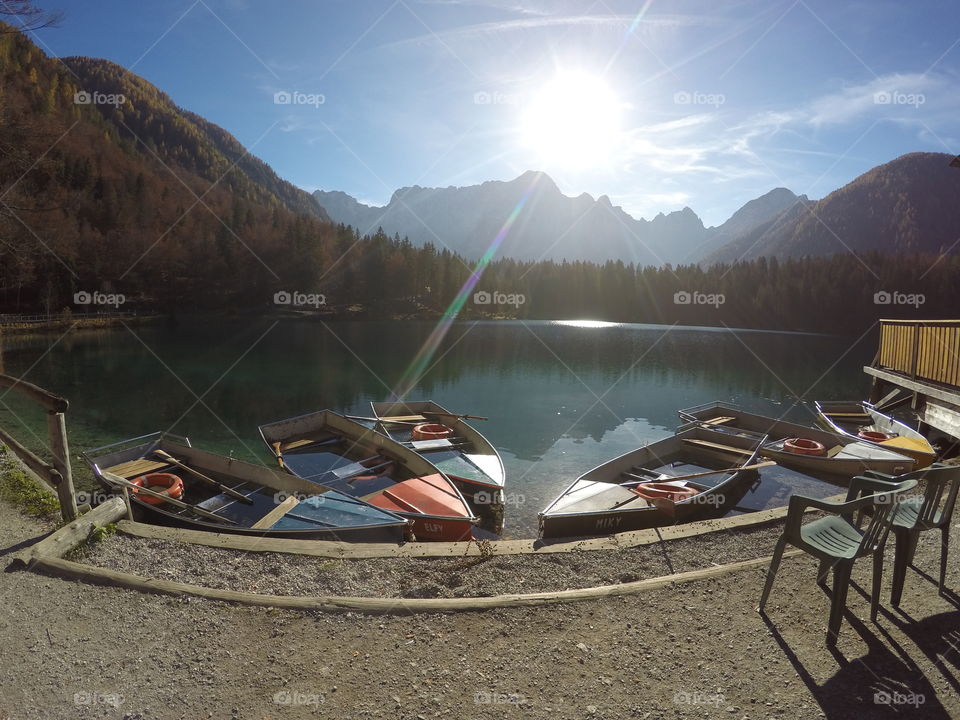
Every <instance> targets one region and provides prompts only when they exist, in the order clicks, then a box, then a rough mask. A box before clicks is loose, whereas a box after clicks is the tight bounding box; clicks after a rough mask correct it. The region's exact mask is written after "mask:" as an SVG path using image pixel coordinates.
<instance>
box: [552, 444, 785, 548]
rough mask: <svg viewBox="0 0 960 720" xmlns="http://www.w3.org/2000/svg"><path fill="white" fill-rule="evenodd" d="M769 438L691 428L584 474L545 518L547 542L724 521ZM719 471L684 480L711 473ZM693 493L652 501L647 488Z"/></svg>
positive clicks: (752, 477) (746, 486)
mask: <svg viewBox="0 0 960 720" xmlns="http://www.w3.org/2000/svg"><path fill="white" fill-rule="evenodd" d="M765 440H766V437H765V436H763V435H754V434H748V433H741V434H739V435H733V434H730V433H723V432H720V431H717V430H712V429H709V428H706V427H703V426H693V427H691V428H689V429H686V430H682V431H679V432H677V434H676V435H673V436H672V437H668V438H665V439H664V440H659V441H657V442H654V443H651V444H649V445H646V446H644V447H642V448H639V449H637V450H633V451H631V452H628V453H626V454H625V455H621V456H620V457H618V458H614V459H613V460H610V461H609V462H606V463H604V464H603V465H600V466H599V467H596V468H594V469H593V470H591V471H590V472H588V473H586V474H584V475H581V476H580V477H579V478H577V479H576V481H574V483H573V484H572V485H570V487H568V488H567V489H566V490H564V491H563V492H562V493H561V494H560V496H559V497H558V498H557V499H556V500H554V501H553V502H552V503H550V504H549V505H548V506H547V507H546V508H545V509H544V510H543V512H541V513H540V536H541V537H543V538H561V537H589V536H595V535H608V534H610V533H616V532H624V531H627V530H641V529H646V528H654V527H660V526H663V525H672V524H676V523H685V522H692V521H694V520H702V519H706V518H709V517H719V516H720V515H724V514H726V513H727V512H728V511H729V510H730V509H732V508H733V507H735V506H736V504H737V502H739V500H740V498H742V497H743V495H744V494H746V492H747V490H748V489H749V488H750V485H751V484H752V483H753V482H754V480H755V479H756V477H757V475H756V470H750V469H745V468H748V467H750V466H752V465H753V464H754V461H755V460H756V458H757V453H758V451H759V449H760V446H761V445H762V444H763V443H764V441H765ZM721 469H722V470H724V471H723V472H717V473H714V474H710V475H706V476H703V477H697V478H696V480H693V479H690V480H684V479H682V478H683V476H685V475H691V474H699V473H702V472H706V471H710V470H721ZM651 482H656V483H657V485H667V486H671V485H672V486H675V487H677V488H678V489H684V488H685V489H687V490H683V494H685V495H686V494H689V496H688V497H686V498H685V499H680V500H670V499H667V501H666V502H663V501H658V500H651V499H648V497H649V496H648V494H647V493H645V492H644V491H643V486H644V485H645V484H648V483H651Z"/></svg>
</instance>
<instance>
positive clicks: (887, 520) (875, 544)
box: [857, 478, 917, 557]
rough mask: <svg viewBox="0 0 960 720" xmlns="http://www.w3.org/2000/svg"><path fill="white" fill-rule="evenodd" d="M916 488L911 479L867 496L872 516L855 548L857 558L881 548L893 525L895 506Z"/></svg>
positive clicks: (914, 481)
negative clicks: (906, 493)
mask: <svg viewBox="0 0 960 720" xmlns="http://www.w3.org/2000/svg"><path fill="white" fill-rule="evenodd" d="M916 486H917V481H916V480H914V479H912V478H911V479H909V480H902V481H901V482H898V483H895V484H891V485H890V489H889V490H884V491H883V492H879V493H875V494H873V495H868V496H867V498H869V499H870V500H871V502H870V505H871V506H872V507H873V514H872V515H871V516H870V523H869V524H868V525H867V527H866V528H865V529H864V530H863V537H862V538H861V539H860V547H858V548H857V556H858V557H859V556H861V555H869V554H871V553H873V552H875V551H876V550H877V549H878V548H880V547H882V546H883V544H884V543H885V542H886V541H887V535H888V534H889V532H890V526H891V525H892V524H893V511H894V510H895V509H896V507H897V504H898V503H900V502H902V501H903V494H904V493H905V492H907V491H908V490H913V488H915V487H916ZM867 498H864V499H867Z"/></svg>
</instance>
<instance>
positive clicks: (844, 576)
mask: <svg viewBox="0 0 960 720" xmlns="http://www.w3.org/2000/svg"><path fill="white" fill-rule="evenodd" d="M852 569H853V563H852V562H840V563H837V566H836V567H835V568H834V569H833V594H832V597H831V600H830V622H829V624H828V625H827V644H828V645H836V644H837V638H838V637H839V636H840V624H841V623H842V622H843V611H844V609H845V608H846V607H847V589H848V588H849V587H850V571H851V570H852Z"/></svg>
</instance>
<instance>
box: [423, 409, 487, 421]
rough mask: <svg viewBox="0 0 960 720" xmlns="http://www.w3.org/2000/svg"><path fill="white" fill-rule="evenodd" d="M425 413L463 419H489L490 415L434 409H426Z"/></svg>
mask: <svg viewBox="0 0 960 720" xmlns="http://www.w3.org/2000/svg"><path fill="white" fill-rule="evenodd" d="M423 414H424V415H437V416H439V417H452V418H460V419H461V420H489V419H490V418H488V417H481V416H479V415H461V414H458V413H443V412H433V411H432V410H427V411H424V413H423Z"/></svg>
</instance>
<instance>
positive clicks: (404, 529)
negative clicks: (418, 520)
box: [83, 433, 409, 543]
mask: <svg viewBox="0 0 960 720" xmlns="http://www.w3.org/2000/svg"><path fill="white" fill-rule="evenodd" d="M133 443H136V444H133ZM117 448H122V449H117ZM157 449H160V450H163V451H165V452H168V453H170V454H171V455H173V456H175V457H177V458H179V459H180V460H182V461H184V462H186V463H187V465H188V466H190V467H192V468H194V469H196V470H199V471H201V472H203V473H205V474H208V475H210V476H213V477H214V478H215V479H217V480H219V481H221V482H223V483H224V484H226V485H227V486H229V487H232V488H234V489H238V490H239V489H246V491H250V490H251V489H253V488H255V487H258V486H259V488H260V490H259V491H257V492H254V493H251V494H250V495H249V496H248V498H249V499H250V500H251V501H252V502H251V504H250V505H249V506H248V505H245V504H240V503H238V502H234V501H233V499H232V498H227V497H226V496H220V495H219V493H218V492H217V491H216V490H213V489H208V488H207V486H206V485H205V484H204V483H202V482H200V481H198V480H195V479H192V478H191V475H190V473H188V472H186V471H181V470H179V469H176V468H174V469H173V470H174V472H176V473H177V474H178V475H179V476H180V477H182V478H183V479H184V481H185V483H186V487H187V490H186V492H185V495H184V499H185V500H186V501H191V500H198V499H200V498H197V497H194V498H191V497H190V496H191V495H194V494H195V493H197V492H200V493H202V494H203V496H204V497H205V498H206V499H205V502H203V503H201V504H200V505H199V506H200V507H201V508H203V509H207V510H209V511H214V512H215V514H218V515H221V516H223V517H227V518H229V519H232V520H234V521H235V522H238V523H243V522H244V520H245V519H247V520H249V519H250V517H260V516H262V515H264V514H265V513H266V512H268V511H270V510H273V509H274V508H276V507H277V505H278V504H279V503H280V502H282V501H283V500H284V499H286V498H288V497H290V496H296V497H297V498H301V499H302V500H301V503H300V505H298V507H299V511H298V510H297V508H294V512H295V513H296V514H299V515H302V516H306V515H307V514H308V513H310V515H309V516H310V517H313V518H314V519H315V520H317V521H320V522H323V523H325V524H327V525H328V526H327V527H323V525H320V524H314V523H309V522H304V521H297V520H295V519H293V518H292V517H286V516H281V517H279V518H277V520H276V522H274V524H273V525H272V526H271V527H269V528H252V527H247V526H244V525H242V524H236V525H234V524H228V523H221V522H216V521H213V520H207V519H204V518H202V517H199V516H196V515H184V514H180V513H178V512H177V508H175V507H173V506H171V505H169V504H159V505H154V504H151V503H147V502H144V501H143V500H141V499H140V498H138V497H136V496H131V498H130V501H131V506H132V507H133V508H134V510H135V512H136V514H137V516H138V517H139V518H141V519H143V520H145V521H147V522H151V523H154V524H161V525H170V526H174V527H186V528H191V529H194V530H208V531H213V532H218V533H230V534H235V535H253V536H256V537H277V538H291V539H308V540H330V541H343V542H390V543H401V542H403V541H404V540H405V539H406V537H407V535H408V533H409V529H408V528H409V521H408V520H407V519H406V518H403V517H400V516H399V515H398V514H392V515H391V514H390V513H389V512H387V511H384V510H382V509H380V508H376V507H373V506H371V505H369V504H367V503H364V502H362V501H357V500H355V499H352V498H349V497H346V496H344V495H343V494H341V493H337V492H331V491H329V490H327V489H326V488H320V487H318V486H317V485H316V484H314V483H310V482H307V481H304V480H302V479H300V478H296V477H294V476H292V475H288V474H287V473H281V472H278V471H275V470H271V469H270V468H265V467H261V466H257V465H252V464H250V463H246V462H242V461H239V460H235V459H233V458H228V457H224V456H222V455H217V454H216V453H211V452H207V451H204V450H200V449H198V448H194V447H193V446H191V445H190V441H189V440H187V439H186V438H176V439H174V437H173V436H167V435H163V434H161V433H154V434H152V435H148V436H144V437H143V438H134V439H132V440H128V441H123V442H121V443H116V444H115V445H113V446H108V447H107V448H99V449H98V450H96V451H87V452H84V453H83V456H84V458H85V459H86V460H87V462H88V463H89V464H90V466H91V469H92V470H93V471H94V476H95V477H96V479H97V481H98V482H99V484H100V485H101V487H102V488H103V489H104V490H105V491H106V492H108V493H113V492H115V488H114V487H113V486H112V485H111V484H110V483H109V482H107V480H106V479H105V478H104V477H103V475H102V473H103V472H104V471H108V470H109V469H110V468H111V467H113V466H116V465H118V464H120V463H130V462H135V461H142V459H143V458H146V457H148V456H150V454H151V453H152V452H153V451H154V450H157ZM244 494H246V493H244ZM218 497H219V498H221V500H220V501H219V502H218ZM210 503H217V504H216V506H215V507H214V506H211V505H210ZM365 515H369V516H370V520H371V521H370V522H364V521H363V520H362V519H360V520H359V521H358V518H362V516H365ZM245 516H249V517H247V518H245ZM337 517H340V518H344V519H348V520H349V521H350V524H349V525H329V523H331V522H336V519H337Z"/></svg>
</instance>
